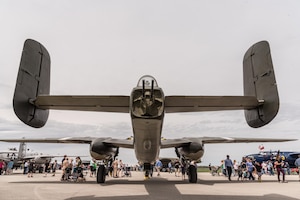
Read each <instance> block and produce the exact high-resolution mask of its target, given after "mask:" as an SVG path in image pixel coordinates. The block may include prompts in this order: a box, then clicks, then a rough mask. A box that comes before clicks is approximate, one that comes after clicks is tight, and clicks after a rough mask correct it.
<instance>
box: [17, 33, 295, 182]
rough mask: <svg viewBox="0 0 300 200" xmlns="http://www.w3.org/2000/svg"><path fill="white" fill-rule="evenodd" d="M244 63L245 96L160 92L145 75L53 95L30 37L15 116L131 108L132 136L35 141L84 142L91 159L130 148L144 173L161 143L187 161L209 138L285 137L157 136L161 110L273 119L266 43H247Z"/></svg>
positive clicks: (46, 67)
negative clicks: (99, 90) (125, 84)
mask: <svg viewBox="0 0 300 200" xmlns="http://www.w3.org/2000/svg"><path fill="white" fill-rule="evenodd" d="M243 66H244V67H243V70H244V96H164V93H163V90H162V88H160V87H159V86H158V84H157V81H156V80H155V79H154V77H152V76H149V75H146V76H143V77H141V78H140V79H139V81H138V84H137V86H136V87H135V88H133V90H132V92H131V95H130V96H120V95H114V96H112V95H106V96H105V95H101V96H95V95H93V96H91V95H88V96H78V95H77V96H66V95H63V96H62V95H61V96H57V95H56V96H54V95H49V94H50V55H49V53H48V51H47V50H46V48H45V47H44V46H43V45H42V44H40V43H38V42H36V41H34V40H30V39H29V40H26V41H25V44H24V48H23V53H22V58H21V63H20V68H19V73H18V78H17V83H16V89H15V93H14V100H13V106H14V111H15V113H16V115H17V116H18V118H19V119H20V120H21V121H23V122H24V123H25V124H27V125H29V126H31V127H35V128H40V127H43V126H44V125H45V124H46V122H47V119H48V115H49V109H58V110H76V111H98V112H120V113H130V116H131V122H132V128H133V140H124V139H113V138H91V137H77V138H76V137H75V138H57V139H51V138H50V139H40V140H36V141H38V142H58V143H87V144H90V152H91V156H92V157H93V158H95V159H98V160H105V161H107V162H110V161H111V160H113V159H114V158H115V157H116V155H118V152H119V148H120V147H124V148H133V149H134V150H135V154H136V158H137V160H138V161H139V162H140V163H141V164H143V165H144V170H145V172H146V175H147V174H148V173H147V172H148V171H149V170H150V164H151V163H153V162H154V161H155V160H156V159H157V158H158V156H159V152H160V149H161V148H175V151H176V154H177V155H178V157H179V158H180V159H181V160H182V162H187V164H189V163H190V162H191V161H198V160H200V158H201V157H202V156H203V153H204V149H203V145H204V144H208V143H236V142H272V141H273V142H275V141H289V140H286V139H277V140H276V139H262V138H253V139H251V138H244V139H243V138H224V137H186V138H180V139H168V140H161V133H162V126H163V119H164V114H165V113H176V112H201V111H220V110H238V109H244V112H245V118H246V121H247V123H248V125H249V126H250V127H253V128H258V127H262V126H264V125H266V124H268V123H269V122H271V121H272V120H273V119H274V117H275V116H276V115H277V112H278V109H279V97H278V91H277V84H276V80H275V74H274V69H273V64H272V59H271V54H270V48H269V44H268V42H266V41H261V42H259V43H256V44H254V45H253V46H251V47H250V48H249V50H248V51H247V52H246V53H245V56H244V61H243ZM23 141H24V140H23ZM28 141H29V140H28ZM32 141H33V140H32ZM188 170H189V173H188V174H189V181H190V182H193V183H194V182H196V181H197V171H196V167H195V166H194V165H192V164H190V165H189V167H188ZM97 172H98V173H97V182H98V183H103V182H105V174H106V171H105V166H103V165H101V166H99V168H98V171H97Z"/></svg>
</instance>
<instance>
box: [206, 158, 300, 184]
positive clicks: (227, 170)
mask: <svg viewBox="0 0 300 200" xmlns="http://www.w3.org/2000/svg"><path fill="white" fill-rule="evenodd" d="M295 166H296V167H297V172H298V174H299V170H300V155H299V156H298V159H296V161H295ZM209 169H210V171H211V173H212V175H215V174H219V170H220V171H221V173H222V175H224V176H226V177H227V178H228V180H229V181H231V178H232V176H235V177H237V180H238V181H243V180H255V179H256V178H255V177H257V180H258V181H260V182H261V181H262V175H270V176H275V174H276V175H277V181H278V182H281V183H287V181H286V179H285V176H286V174H289V175H290V174H291V169H290V167H289V163H288V162H286V161H285V158H284V156H280V154H277V155H276V157H275V159H273V160H268V161H263V162H261V163H260V162H257V161H256V160H255V159H253V158H251V157H243V158H242V160H241V162H240V163H238V162H237V161H236V160H233V161H232V160H231V159H230V157H229V155H227V156H226V159H224V160H222V161H221V165H220V166H217V167H215V166H211V165H209ZM299 181H300V174H299Z"/></svg>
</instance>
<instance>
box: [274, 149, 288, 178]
mask: <svg viewBox="0 0 300 200" xmlns="http://www.w3.org/2000/svg"><path fill="white" fill-rule="evenodd" d="M283 164H284V162H283V160H282V158H281V156H280V154H279V152H278V153H277V156H276V160H275V162H274V165H275V168H276V171H277V179H278V182H280V173H282V183H287V181H286V180H285V173H284V171H283Z"/></svg>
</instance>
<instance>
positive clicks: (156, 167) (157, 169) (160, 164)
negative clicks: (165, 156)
mask: <svg viewBox="0 0 300 200" xmlns="http://www.w3.org/2000/svg"><path fill="white" fill-rule="evenodd" d="M162 167H163V164H162V162H161V161H160V160H159V159H157V160H156V163H155V169H156V171H157V176H160V170H161V168H162Z"/></svg>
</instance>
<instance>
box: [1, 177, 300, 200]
mask: <svg viewBox="0 0 300 200" xmlns="http://www.w3.org/2000/svg"><path fill="white" fill-rule="evenodd" d="M60 173H61V172H60V171H58V173H57V174H56V176H54V177H52V176H51V175H49V174H48V175H47V177H44V174H34V175H33V177H32V178H28V177H27V176H26V175H23V174H21V172H20V171H16V172H15V173H14V174H13V175H1V176H0V199H1V200H13V199H17V200H27V199H28V200H51V199H53V200H54V199H55V200H60V199H65V200H69V199H73V200H81V199H83V200H98V199H102V200H120V199H122V200H149V199H155V200H161V199H172V200H177V199H178V200H185V199H186V200H194V199H195V200H196V199H197V200H199V199H205V200H215V199H217V200H223V199H224V200H237V199H243V200H250V199H251V200H295V199H300V182H299V180H298V175H287V176H286V180H287V181H288V183H278V182H277V177H276V176H268V175H263V176H262V182H257V181H243V182H241V181H237V180H236V177H233V178H232V181H231V182H229V181H228V180H227V179H226V177H224V176H212V175H211V174H209V173H198V182H197V183H196V184H190V183H188V181H187V180H186V179H185V180H182V177H175V175H174V173H172V174H169V173H161V176H157V175H156V173H154V176H153V177H152V178H151V179H150V180H144V176H143V173H142V172H132V177H121V178H111V177H107V181H106V182H105V184H97V183H96V178H95V177H89V175H87V176H86V181H85V182H79V183H77V182H62V181H60V176H61V174H60Z"/></svg>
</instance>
